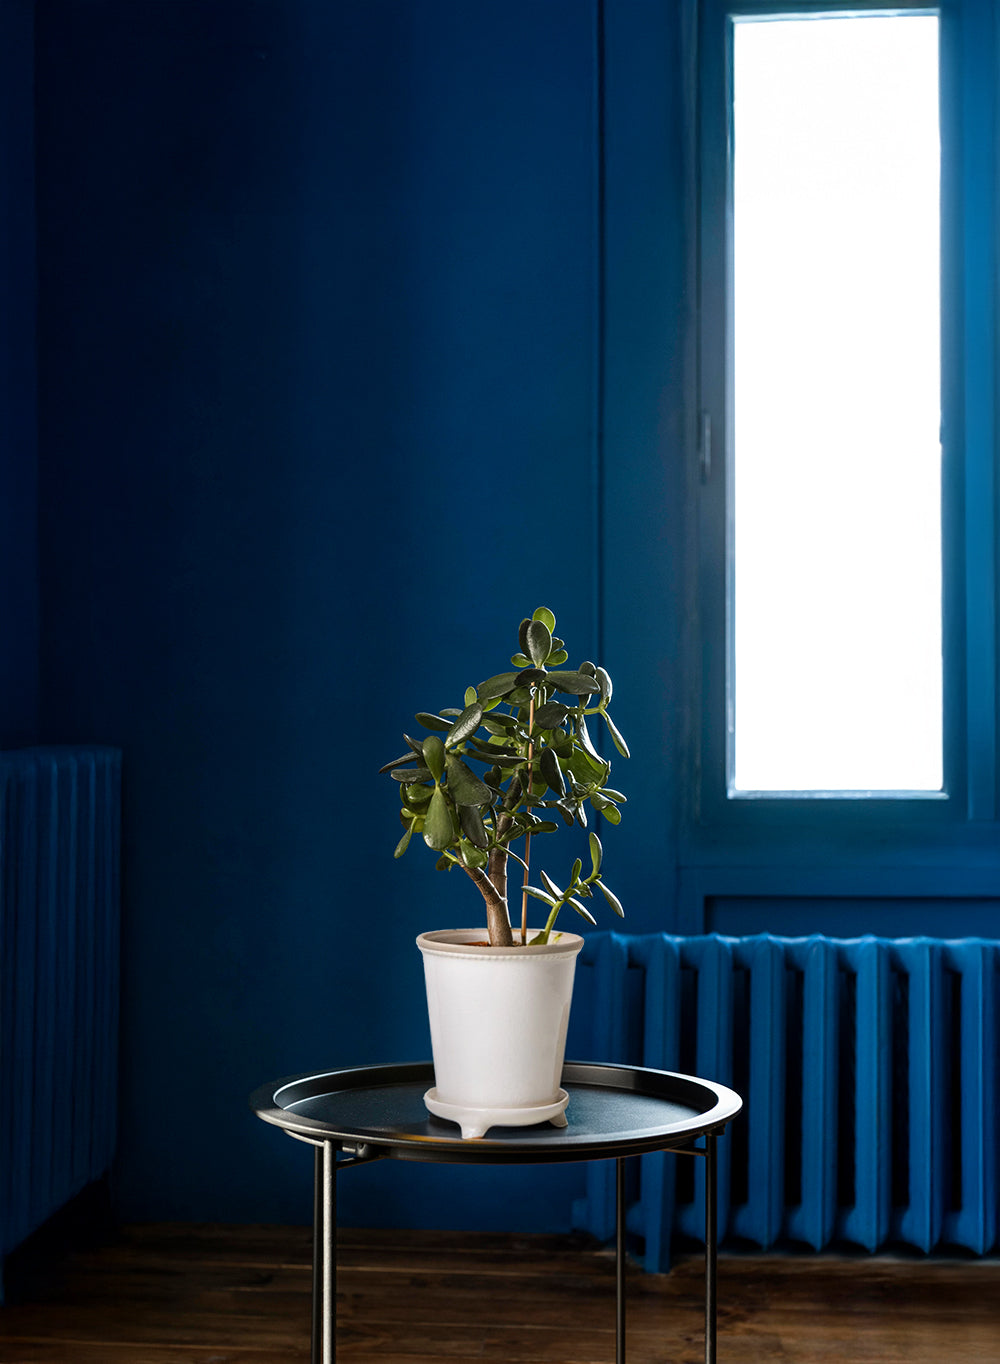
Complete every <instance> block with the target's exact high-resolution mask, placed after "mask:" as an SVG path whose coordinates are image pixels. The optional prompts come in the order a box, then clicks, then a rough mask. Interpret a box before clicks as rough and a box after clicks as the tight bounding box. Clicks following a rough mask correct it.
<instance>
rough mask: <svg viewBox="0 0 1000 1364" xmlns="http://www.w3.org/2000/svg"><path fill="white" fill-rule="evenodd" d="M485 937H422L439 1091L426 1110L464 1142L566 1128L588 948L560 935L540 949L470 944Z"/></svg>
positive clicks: (468, 933)
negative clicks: (578, 981) (581, 967)
mask: <svg viewBox="0 0 1000 1364" xmlns="http://www.w3.org/2000/svg"><path fill="white" fill-rule="evenodd" d="M537 932H538V930H537V929H532V930H531V933H530V934H529V937H531V936H534V934H535V933H537ZM485 938H486V933H485V930H484V929H482V928H453V929H441V930H439V931H437V932H434V933H421V935H420V936H419V938H417V946H418V947H419V948H420V951H421V952H422V953H423V958H424V977H425V980H426V983H427V1011H428V1015H429V1017H430V1025H431V1047H432V1050H433V1053H434V1088H433V1089H430V1090H428V1091H427V1093H426V1094H425V1096H424V1102H425V1103H426V1105H427V1107H428V1109H429V1110H430V1112H431V1113H434V1114H435V1115H436V1116H437V1117H441V1118H450V1119H451V1120H452V1121H453V1122H457V1123H458V1124H459V1125H460V1126H461V1128H462V1136H463V1137H465V1138H471V1137H481V1136H483V1135H484V1134H485V1133H486V1131H487V1130H488V1128H490V1127H492V1126H493V1125H494V1124H497V1125H502V1126H505V1127H526V1126H528V1125H530V1124H531V1123H536V1122H545V1121H549V1122H553V1123H555V1124H557V1125H559V1126H564V1125H565V1123H566V1118H565V1116H564V1110H565V1108H566V1104H567V1103H568V1102H569V1099H568V1096H567V1094H566V1092H565V1090H563V1089H561V1088H560V1086H559V1080H560V1077H561V1075H562V1066H563V1057H564V1055H565V1052H566V1029H567V1027H568V1026H569V1008H570V1001H571V998H572V994H573V976H574V972H575V970H576V958H577V953H578V952H579V951H580V948H581V947H582V946H583V939H582V938H581V937H580V936H579V934H576V933H562V934H560V936H559V938H558V939H557V940H556V941H554V942H550V943H545V944H543V945H539V946H537V947H489V946H485V947H484V946H475V945H473V944H477V943H480V944H481V943H483V942H484V941H485Z"/></svg>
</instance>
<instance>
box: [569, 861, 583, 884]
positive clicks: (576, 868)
mask: <svg viewBox="0 0 1000 1364" xmlns="http://www.w3.org/2000/svg"><path fill="white" fill-rule="evenodd" d="M582 871H583V863H582V862H581V861H580V859H579V858H577V859H576V861H575V862H574V863H573V870H572V871H571V872H570V876H569V883H570V885H572V884H573V882H574V881H577V880H579V877H580V873H581V872H582Z"/></svg>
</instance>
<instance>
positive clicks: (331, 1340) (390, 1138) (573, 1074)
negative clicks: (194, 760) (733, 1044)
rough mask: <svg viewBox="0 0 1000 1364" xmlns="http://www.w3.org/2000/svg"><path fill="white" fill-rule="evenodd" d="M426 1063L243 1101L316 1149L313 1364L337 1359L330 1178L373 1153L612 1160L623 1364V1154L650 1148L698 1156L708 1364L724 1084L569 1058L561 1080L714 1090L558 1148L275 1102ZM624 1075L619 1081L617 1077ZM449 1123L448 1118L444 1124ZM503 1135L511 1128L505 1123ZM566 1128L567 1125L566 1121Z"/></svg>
mask: <svg viewBox="0 0 1000 1364" xmlns="http://www.w3.org/2000/svg"><path fill="white" fill-rule="evenodd" d="M432 1077H433V1069H432V1067H431V1066H430V1064H429V1063H420V1064H418V1065H412V1064H410V1065H389V1066H369V1067H363V1068H359V1069H356V1070H348V1071H329V1072H326V1073H323V1074H317V1075H312V1074H305V1075H297V1076H290V1077H288V1078H287V1079H285V1080H279V1081H276V1082H275V1083H273V1084H268V1085H262V1086H261V1087H260V1089H258V1090H256V1091H255V1092H254V1094H253V1095H252V1096H251V1099H250V1104H251V1107H252V1108H253V1110H254V1112H255V1113H256V1114H257V1116H258V1117H260V1118H263V1119H264V1121H265V1122H271V1123H274V1124H275V1125H276V1126H279V1127H281V1128H282V1129H283V1130H284V1131H285V1133H286V1134H287V1135H288V1136H290V1137H294V1138H296V1140H298V1141H303V1142H306V1143H307V1144H308V1145H310V1146H313V1147H314V1148H315V1154H314V1193H313V1291H312V1355H311V1359H312V1364H335V1361H336V1349H337V1345H336V1327H337V1251H336V1242H337V1176H338V1174H339V1172H340V1171H341V1170H345V1169H349V1168H351V1167H353V1166H356V1165H368V1164H371V1163H372V1162H373V1161H377V1160H386V1159H402V1160H417V1161H431V1162H435V1163H443V1164H481V1165H489V1164H539V1163H546V1162H549V1161H573V1160H575V1161H589V1160H598V1159H605V1160H606V1159H614V1160H615V1162H616V1179H615V1261H616V1263H615V1362H616V1364H626V1356H625V1304H626V1293H625V1267H626V1254H625V1162H626V1160H627V1159H629V1157H630V1156H633V1155H639V1154H645V1153H647V1152H649V1151H673V1152H676V1153H677V1154H678V1155H690V1156H697V1157H700V1158H702V1159H704V1161H705V1364H716V1361H717V1353H716V1315H717V1310H716V1309H717V1290H716V1262H717V1255H718V1244H717V1220H718V1217H717V1203H716V1197H717V1194H716V1187H717V1153H716V1142H717V1140H718V1136H719V1134H720V1133H721V1132H722V1131H723V1129H724V1128H725V1126H726V1124H727V1123H728V1122H729V1121H730V1120H731V1119H732V1118H733V1117H735V1116H736V1114H737V1113H738V1112H739V1111H740V1109H741V1108H742V1100H741V1099H740V1098H739V1096H738V1095H737V1094H735V1093H734V1092H733V1091H732V1090H730V1089H726V1088H725V1086H723V1085H717V1084H714V1083H712V1082H710V1081H707V1080H701V1079H699V1078H697V1077H694V1076H687V1075H679V1074H675V1073H673V1072H666V1071H652V1070H646V1069H643V1068H641V1067H638V1066H611V1065H595V1064H591V1063H582V1062H567V1064H566V1066H565V1067H564V1070H563V1084H564V1085H572V1084H573V1083H574V1081H575V1082H577V1083H580V1084H590V1085H591V1086H598V1087H599V1086H600V1085H601V1083H602V1080H608V1079H613V1080H615V1081H618V1082H619V1086H618V1087H621V1088H630V1089H632V1090H634V1091H638V1090H639V1089H640V1087H641V1085H642V1083H643V1081H644V1080H645V1079H646V1078H647V1077H648V1078H649V1079H650V1080H653V1079H654V1078H656V1079H659V1080H660V1081H666V1080H668V1079H669V1080H670V1081H676V1082H677V1083H678V1084H680V1085H688V1086H691V1087H694V1086H697V1087H700V1088H701V1089H702V1090H703V1091H704V1090H708V1091H711V1092H712V1093H713V1094H714V1095H715V1097H716V1098H717V1102H716V1104H715V1106H714V1107H713V1108H711V1109H709V1110H707V1111H705V1112H703V1113H701V1114H700V1115H698V1118H697V1120H696V1121H695V1122H693V1123H689V1124H685V1125H678V1124H676V1123H675V1124H672V1125H670V1127H669V1128H663V1129H662V1130H660V1131H659V1132H656V1131H654V1130H649V1131H647V1132H644V1133H642V1134H641V1135H637V1136H629V1137H625V1138H618V1139H615V1138H614V1137H607V1138H602V1139H600V1140H595V1141H594V1142H592V1143H585V1144H583V1145H577V1146H576V1147H570V1146H569V1145H568V1144H567V1146H565V1147H560V1146H559V1145H558V1144H557V1143H556V1142H555V1141H553V1143H552V1144H551V1146H550V1147H549V1148H548V1149H544V1150H539V1149H534V1150H533V1149H532V1148H531V1147H530V1146H527V1144H526V1143H524V1142H520V1143H518V1141H517V1139H516V1136H515V1137H514V1138H513V1139H510V1138H509V1137H508V1140H507V1141H506V1142H504V1143H500V1142H496V1141H491V1140H490V1139H489V1137H487V1138H485V1139H478V1140H475V1141H456V1140H455V1139H454V1138H453V1137H449V1139H448V1140H445V1139H442V1140H441V1141H440V1142H438V1143H435V1142H433V1141H430V1142H428V1141H427V1140H426V1139H425V1138H421V1139H420V1140H419V1141H418V1140H416V1139H415V1138H414V1137H412V1136H408V1135H407V1134H405V1133H392V1132H386V1131H370V1132H367V1131H362V1130H361V1129H358V1130H357V1131H355V1132H350V1131H347V1130H346V1129H345V1130H334V1129H332V1128H330V1127H329V1126H328V1125H327V1124H324V1123H321V1122H318V1121H316V1120H315V1119H311V1118H307V1117H299V1116H298V1115H294V1114H291V1113H289V1112H288V1111H287V1110H286V1109H284V1108H282V1107H281V1105H280V1104H278V1103H277V1096H278V1095H279V1093H280V1092H281V1091H282V1090H286V1091H289V1090H293V1089H294V1088H295V1087H296V1086H302V1085H308V1084H309V1083H310V1082H319V1081H329V1082H330V1085H331V1089H333V1088H335V1087H336V1083H337V1082H338V1081H344V1080H348V1081H353V1082H355V1083H357V1081H358V1080H359V1078H361V1079H367V1078H370V1079H371V1082H372V1084H373V1085H375V1084H379V1085H391V1084H393V1083H396V1082H401V1081H413V1080H414V1079H420V1080H422V1081H424V1082H427V1081H430V1082H433V1079H432ZM622 1079H624V1080H625V1081H626V1082H627V1083H626V1084H625V1085H621V1084H620V1082H621V1080H622ZM449 1128H450V1130H451V1131H453V1130H454V1129H453V1128H451V1125H450V1124H448V1125H447V1127H445V1126H444V1125H442V1130H448V1129H449ZM503 1130H504V1131H505V1133H507V1134H509V1133H511V1132H512V1131H514V1129H509V1128H507V1129H503ZM564 1130H565V1129H564ZM699 1137H704V1145H703V1146H696V1145H695V1144H694V1141H695V1139H696V1138H699Z"/></svg>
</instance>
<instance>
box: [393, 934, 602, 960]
mask: <svg viewBox="0 0 1000 1364" xmlns="http://www.w3.org/2000/svg"><path fill="white" fill-rule="evenodd" d="M541 931H542V930H541V928H531V929H529V930H528V932H529V934H535V933H540V932H541ZM485 936H486V929H485V928H436V929H431V930H430V931H429V932H427V933H420V934H419V935H418V936H417V939H416V942H417V946H418V947H419V948H420V950H421V952H428V953H431V954H432V955H437V954H441V955H443V956H463V957H473V958H478V959H480V960H484V961H497V960H518V959H520V960H522V961H523V960H524V959H525V958H526V957H550V956H560V955H567V954H569V953H572V954H573V955H574V956H575V955H576V953H577V952H579V951H580V949H581V948H582V947H583V938H582V937H581V936H580V934H579V933H560V934H559V936H558V938H557V939H556V940H555V941H554V942H543V943H535V944H534V945H532V944H530V943H528V944H526V945H525V946H524V947H521V946H519V945H517V944H515V946H513V947H490V946H489V944H488V943H487V944H484V943H483V942H482V939H483V938H484V937H485Z"/></svg>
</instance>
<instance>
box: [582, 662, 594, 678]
mask: <svg viewBox="0 0 1000 1364" xmlns="http://www.w3.org/2000/svg"><path fill="white" fill-rule="evenodd" d="M580 672H582V673H586V675H587V676H588V677H596V676H597V668H596V667H595V666H594V664H593V663H591V661H590V659H589V658H585V659H584V660H583V662H582V663H581V664H580Z"/></svg>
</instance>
